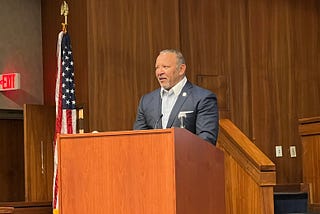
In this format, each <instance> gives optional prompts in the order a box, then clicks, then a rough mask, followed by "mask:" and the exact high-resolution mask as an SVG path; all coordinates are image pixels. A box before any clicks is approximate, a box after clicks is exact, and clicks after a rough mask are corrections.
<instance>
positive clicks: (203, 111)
mask: <svg viewBox="0 0 320 214" xmlns="http://www.w3.org/2000/svg"><path fill="white" fill-rule="evenodd" d="M161 105H162V104H161V96H160V88H159V89H157V90H155V91H152V92H150V93H149V94H146V95H144V96H143V97H142V98H141V100H140V103H139V107H138V112H137V118H136V121H135V123H134V126H133V128H134V129H136V130H137V129H140V130H141V129H155V128H162V122H161V115H162V114H161ZM180 112H191V113H187V114H186V118H185V119H184V120H183V121H184V126H185V128H186V129H188V130H189V131H190V132H192V133H194V134H196V135H198V136H199V137H201V138H203V139H204V140H206V141H209V142H211V143H212V144H214V145H215V144H216V141H217V137H218V131H219V112H218V104H217V98H216V95H215V94H213V93H212V92H211V91H209V90H206V89H204V88H200V87H198V86H196V85H193V84H192V83H190V82H189V81H187V83H186V84H185V86H184V87H183V89H182V91H181V93H180V95H179V97H178V99H177V101H176V103H175V105H174V106H173V108H172V111H171V114H170V117H169V121H168V124H167V127H166V128H171V127H180V124H181V120H180V119H179V118H178V115H179V113H180Z"/></svg>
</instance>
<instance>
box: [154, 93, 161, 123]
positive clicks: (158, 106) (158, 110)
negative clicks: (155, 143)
mask: <svg viewBox="0 0 320 214" xmlns="http://www.w3.org/2000/svg"><path fill="white" fill-rule="evenodd" d="M153 99H155V102H153V103H154V106H153V109H156V110H155V112H156V115H155V122H156V123H157V124H155V125H157V127H158V128H159V129H162V122H161V119H160V117H161V114H162V113H161V106H162V100H161V96H160V89H159V90H157V94H156V96H154V98H153Z"/></svg>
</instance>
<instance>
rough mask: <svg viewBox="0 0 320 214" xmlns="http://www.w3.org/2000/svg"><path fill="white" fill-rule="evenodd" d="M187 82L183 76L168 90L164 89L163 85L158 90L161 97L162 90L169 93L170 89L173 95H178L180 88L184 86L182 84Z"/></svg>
mask: <svg viewBox="0 0 320 214" xmlns="http://www.w3.org/2000/svg"><path fill="white" fill-rule="evenodd" d="M186 82H187V77H186V76H184V77H183V79H182V80H180V81H179V82H178V83H177V84H176V85H175V86H173V87H172V88H171V89H170V90H169V91H168V90H166V89H164V88H163V87H161V90H160V96H161V98H162V96H163V93H164V92H167V93H170V92H171V91H173V93H174V95H175V96H178V95H179V94H180V92H181V91H182V88H183V87H184V85H185V84H186Z"/></svg>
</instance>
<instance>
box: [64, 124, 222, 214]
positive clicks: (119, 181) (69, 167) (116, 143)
mask: <svg viewBox="0 0 320 214" xmlns="http://www.w3.org/2000/svg"><path fill="white" fill-rule="evenodd" d="M224 191H225V182H224V155H223V152H222V151H220V150H219V149H217V148H216V147H215V146H213V145H211V144H210V143H207V142H205V141H204V140H202V139H200V138H199V137H197V136H196V135H194V134H192V133H190V132H189V131H187V130H185V129H179V128H171V129H160V130H144V131H120V132H103V133H96V134H75V135H61V136H59V198H60V199H59V203H60V204H59V210H60V212H59V213H60V214H69V213H95V214H99V213H101V214H102V213H103V214H105V213H108V214H113V213H114V214H128V213H129V214H135V213H136V214H144V213H146V214H157V213H159V214H164V213H165V214H191V213H192V214H198V213H201V214H206V213H210V214H213V213H217V214H222V213H225V193H224Z"/></svg>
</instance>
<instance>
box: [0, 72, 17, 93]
mask: <svg viewBox="0 0 320 214" xmlns="http://www.w3.org/2000/svg"><path fill="white" fill-rule="evenodd" d="M17 89H20V74H19V73H9V74H0V91H9V90H17Z"/></svg>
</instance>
